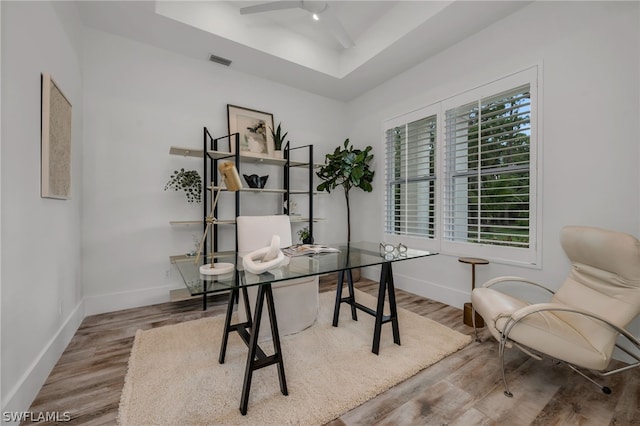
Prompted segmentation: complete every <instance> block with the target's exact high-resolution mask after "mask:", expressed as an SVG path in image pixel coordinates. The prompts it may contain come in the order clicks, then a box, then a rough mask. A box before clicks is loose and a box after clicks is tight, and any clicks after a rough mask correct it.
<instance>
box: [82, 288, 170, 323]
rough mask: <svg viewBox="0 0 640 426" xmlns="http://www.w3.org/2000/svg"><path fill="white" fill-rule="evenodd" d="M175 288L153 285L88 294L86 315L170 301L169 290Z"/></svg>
mask: <svg viewBox="0 0 640 426" xmlns="http://www.w3.org/2000/svg"><path fill="white" fill-rule="evenodd" d="M173 289H174V288H173V287H169V286H166V287H151V288H143V289H140V290H131V291H121V292H118V293H109V294H100V295H96V296H86V297H85V298H84V302H85V315H87V316H89V315H96V314H103V313H105V312H114V311H120V310H122V309H130V308H138V307H140V306H149V305H156V304H158V303H165V302H169V301H170V298H169V291H170V290H173Z"/></svg>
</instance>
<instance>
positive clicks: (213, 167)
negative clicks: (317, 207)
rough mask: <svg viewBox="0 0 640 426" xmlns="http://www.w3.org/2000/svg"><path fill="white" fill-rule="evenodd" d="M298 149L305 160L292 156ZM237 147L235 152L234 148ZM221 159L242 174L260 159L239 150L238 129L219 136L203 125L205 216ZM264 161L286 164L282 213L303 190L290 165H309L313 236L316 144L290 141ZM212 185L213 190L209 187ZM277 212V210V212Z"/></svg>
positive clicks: (206, 251) (215, 236)
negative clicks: (275, 156) (294, 183)
mask: <svg viewBox="0 0 640 426" xmlns="http://www.w3.org/2000/svg"><path fill="white" fill-rule="evenodd" d="M232 146H233V147H234V149H233V150H232V149H231V147H232ZM296 150H307V154H308V155H307V156H305V157H306V158H305V161H293V160H292V159H291V157H292V151H296ZM211 151H213V152H214V153H215V155H213V156H212V155H210V152H211ZM232 151H234V152H232ZM221 160H229V161H233V162H234V163H235V165H236V168H237V169H238V173H239V174H240V175H241V176H242V172H241V170H242V163H243V162H245V161H251V160H255V161H260V160H257V159H254V158H253V157H244V156H242V155H241V154H240V135H239V134H238V133H232V134H230V135H225V136H220V137H216V138H214V137H213V136H212V135H211V133H210V132H209V130H208V129H207V128H206V127H204V129H203V162H204V164H203V177H204V178H203V179H204V181H203V186H204V188H205V191H204V194H203V217H204V218H205V219H206V217H207V216H208V214H209V209H210V208H211V206H210V200H211V198H210V197H213V196H214V194H213V192H214V191H213V187H217V186H218V185H220V184H221V182H219V181H218V162H219V161H221ZM263 161H265V162H266V163H267V164H273V165H281V166H282V167H283V186H284V192H283V202H282V203H281V204H280V206H281V211H280V212H279V213H282V214H288V215H290V209H289V206H290V202H291V197H292V196H293V195H297V194H302V193H301V192H299V191H295V192H292V189H291V169H293V168H307V169H308V174H307V177H308V182H307V191H306V192H304V195H306V196H308V218H307V220H306V221H305V222H307V223H308V227H309V233H310V235H311V236H313V223H314V215H313V195H314V188H313V173H314V171H313V169H314V163H313V145H303V146H299V147H291V146H290V145H289V143H287V144H286V145H285V147H284V152H283V158H282V159H273V158H272V159H268V160H263ZM209 189H211V191H210V190H209ZM241 193H242V191H236V192H235V211H234V213H235V216H234V219H235V218H236V217H238V216H240V197H241ZM219 203H220V201H219V202H218V204H219ZM276 213H278V212H276ZM217 214H218V206H217V205H216V207H215V209H214V211H213V216H214V217H218V216H217ZM206 226H207V224H206V220H205V221H204V222H203V232H204V231H205V229H206ZM218 226H220V225H219V224H217V223H214V224H213V226H212V227H211V228H212V232H213V252H214V253H217V252H218V235H219V232H218ZM234 233H235V244H234V248H235V250H234V251H237V247H238V232H237V230H236V231H235V232H234ZM209 238H211V236H210V235H206V237H205V243H204V250H203V255H204V258H205V259H206V258H207V257H208V256H213V254H214V253H211V252H210V249H209V244H208V239H209ZM202 304H203V309H205V310H206V308H207V301H206V293H205V294H204V295H203V302H202Z"/></svg>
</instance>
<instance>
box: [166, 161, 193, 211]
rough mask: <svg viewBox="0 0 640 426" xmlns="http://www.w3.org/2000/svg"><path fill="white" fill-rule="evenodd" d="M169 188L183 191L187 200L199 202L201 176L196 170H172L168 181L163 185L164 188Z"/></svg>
mask: <svg viewBox="0 0 640 426" xmlns="http://www.w3.org/2000/svg"><path fill="white" fill-rule="evenodd" d="M169 188H173V189H175V190H176V191H184V195H185V196H186V197H187V202H189V203H193V202H196V203H199V202H200V200H201V197H202V178H201V177H200V174H199V173H198V171H197V170H185V169H180V171H177V170H174V172H173V174H172V175H171V178H170V179H169V182H167V184H166V185H165V186H164V190H165V191H166V190H167V189H169Z"/></svg>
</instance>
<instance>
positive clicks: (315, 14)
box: [311, 13, 320, 21]
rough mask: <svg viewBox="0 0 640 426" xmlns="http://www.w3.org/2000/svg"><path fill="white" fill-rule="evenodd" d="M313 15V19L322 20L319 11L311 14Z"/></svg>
mask: <svg viewBox="0 0 640 426" xmlns="http://www.w3.org/2000/svg"><path fill="white" fill-rule="evenodd" d="M311 16H312V17H313V20H314V21H319V20H320V17H319V16H318V14H317V13H314V14H313V15H311Z"/></svg>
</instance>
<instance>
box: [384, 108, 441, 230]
mask: <svg viewBox="0 0 640 426" xmlns="http://www.w3.org/2000/svg"><path fill="white" fill-rule="evenodd" d="M436 128H437V116H436V115H432V116H429V117H426V118H422V119H419V120H416V121H412V122H410V123H406V124H401V125H397V126H394V127H392V128H389V129H387V130H386V132H385V134H386V168H385V177H386V201H385V206H386V211H385V232H386V233H387V234H392V235H411V236H421V237H427V238H435V230H436V222H435V221H436V215H435V210H436V209H435V202H436V200H435V197H436V136H437V135H436Z"/></svg>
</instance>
